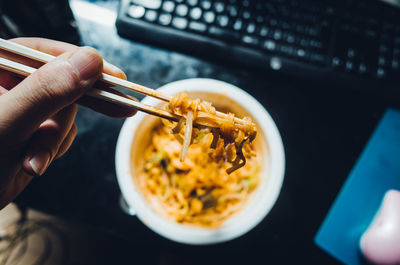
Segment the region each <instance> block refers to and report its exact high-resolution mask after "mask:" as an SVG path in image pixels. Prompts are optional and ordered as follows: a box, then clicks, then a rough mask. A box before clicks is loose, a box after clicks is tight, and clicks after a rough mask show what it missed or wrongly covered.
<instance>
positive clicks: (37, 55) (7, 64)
mask: <svg viewBox="0 0 400 265" xmlns="http://www.w3.org/2000/svg"><path fill="white" fill-rule="evenodd" d="M0 49H3V50H6V51H8V52H11V53H14V54H18V55H21V56H23V57H27V58H30V59H33V60H35V61H40V62H43V63H47V62H49V61H51V60H53V59H54V58H55V56H53V55H50V54H47V53H44V52H41V51H38V50H34V49H31V48H29V47H26V46H23V45H20V44H17V43H15V42H11V41H8V40H4V39H2V38H0ZM0 68H2V69H4V70H8V71H11V72H14V73H17V74H20V75H23V76H28V75H30V74H32V73H33V72H35V71H36V70H37V69H36V68H32V67H30V66H26V65H23V64H20V63H17V62H14V61H11V60H8V59H5V58H0ZM100 81H102V82H105V83H107V84H109V85H111V86H118V87H122V88H125V89H128V90H131V91H135V92H137V93H140V94H144V95H147V96H150V97H154V98H157V99H160V100H163V101H166V102H169V101H170V100H171V98H172V97H171V96H170V95H166V94H164V93H161V92H160V91H157V90H154V89H151V88H148V87H145V86H142V85H138V84H135V83H133V82H130V81H127V80H124V79H121V78H117V77H114V76H111V75H108V74H105V73H102V75H101V77H100ZM86 94H87V95H89V96H92V97H95V98H99V99H102V100H105V101H108V102H113V103H116V104H119V105H123V106H128V107H131V108H135V109H137V110H140V111H143V112H146V113H148V114H151V115H155V116H158V117H161V118H165V119H168V120H172V121H179V119H180V118H181V116H180V115H177V114H173V113H171V112H169V111H166V110H162V109H158V108H155V107H152V106H149V105H145V104H143V103H140V102H137V101H134V100H132V99H129V98H127V97H123V96H120V95H117V94H114V93H111V92H107V91H104V90H100V89H96V88H92V89H91V90H89V91H88V92H87V93H86ZM216 117H218V118H219V119H227V117H228V116H227V114H225V113H222V112H218V111H217V113H216ZM234 121H235V123H236V124H237V125H239V126H241V125H244V124H245V123H246V122H245V121H244V120H242V119H239V118H236V117H235V119H234ZM195 123H197V124H199V125H206V126H210V124H202V123H201V121H199V122H196V121H195Z"/></svg>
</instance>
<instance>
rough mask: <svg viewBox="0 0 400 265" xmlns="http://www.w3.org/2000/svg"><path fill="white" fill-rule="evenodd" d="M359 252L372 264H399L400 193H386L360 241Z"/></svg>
mask: <svg viewBox="0 0 400 265" xmlns="http://www.w3.org/2000/svg"><path fill="white" fill-rule="evenodd" d="M360 247H361V251H362V253H363V254H364V256H365V258H366V259H367V260H368V261H369V262H371V263H373V264H382V265H391V264H400V192H399V191H396V190H389V191H388V192H386V194H385V197H384V199H383V202H382V205H381V207H380V209H379V211H378V212H377V214H376V215H375V217H374V219H373V220H372V222H371V224H370V225H369V227H368V229H367V230H366V231H365V232H364V234H363V235H362V237H361V240H360Z"/></svg>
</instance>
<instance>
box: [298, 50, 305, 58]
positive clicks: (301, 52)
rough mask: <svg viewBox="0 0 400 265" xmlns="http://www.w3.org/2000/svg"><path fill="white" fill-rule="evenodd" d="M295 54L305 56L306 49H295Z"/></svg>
mask: <svg viewBox="0 0 400 265" xmlns="http://www.w3.org/2000/svg"><path fill="white" fill-rule="evenodd" d="M296 55H297V56H298V57H305V56H306V51H305V50H303V49H297V51H296Z"/></svg>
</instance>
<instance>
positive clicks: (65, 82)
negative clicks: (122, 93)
mask: <svg viewBox="0 0 400 265" xmlns="http://www.w3.org/2000/svg"><path fill="white" fill-rule="evenodd" d="M12 41H15V42H17V43H20V44H22V45H25V46H29V47H31V48H34V49H37V50H41V51H43V52H46V53H49V54H52V55H55V56H58V57H57V58H56V59H54V60H53V61H51V62H49V63H47V64H45V65H43V64H41V63H38V62H35V61H32V60H29V59H25V58H21V57H20V56H17V55H12V54H9V53H7V52H4V51H0V55H1V56H2V57H5V58H9V59H12V60H14V61H19V62H21V63H23V64H26V65H30V66H32V67H35V68H39V67H40V68H39V69H38V70H37V71H36V72H35V73H33V74H32V75H30V76H29V77H27V78H26V79H24V80H22V79H21V78H20V77H18V76H16V75H14V74H11V73H9V72H6V71H3V70H0V209H1V208H3V207H4V206H5V205H7V204H8V203H9V202H10V201H12V200H13V199H14V198H15V197H16V196H17V195H18V194H19V193H20V192H21V191H22V190H23V189H24V188H25V187H26V185H28V183H29V182H30V181H31V180H32V178H33V177H34V176H38V175H42V174H43V173H44V172H45V171H46V169H47V168H48V166H49V165H50V163H51V162H52V161H53V160H55V159H56V158H58V157H60V156H62V155H63V154H64V153H65V152H66V151H67V150H68V148H69V147H70V145H71V144H72V141H73V140H74V138H75V136H76V133H77V128H76V125H75V124H74V118H75V115H76V112H77V105H76V103H75V102H76V101H77V100H78V99H79V100H80V102H82V104H85V105H86V106H88V107H90V108H93V109H95V110H96V111H99V112H102V113H104V114H107V115H110V116H114V117H126V116H131V115H133V114H134V113H135V111H132V110H131V109H127V108H124V107H120V106H116V105H113V104H111V103H104V102H101V101H99V100H96V99H92V98H88V97H84V96H83V95H84V93H85V92H86V91H87V90H88V89H89V88H90V87H92V86H93V84H94V83H95V82H96V80H97V79H98V78H99V77H100V74H101V73H102V72H105V73H108V74H111V75H114V76H117V77H120V78H126V77H125V74H124V73H123V72H122V71H121V70H119V69H118V68H116V67H115V66H113V65H110V64H109V63H107V62H104V61H103V59H102V57H101V55H100V54H99V53H98V52H97V51H96V50H94V49H92V48H89V47H82V48H80V47H77V46H74V45H71V44H67V43H62V42H58V41H52V40H46V39H39V38H19V39H14V40H12ZM103 63H104V67H103ZM98 85H99V86H101V85H100V84H96V86H98ZM102 88H103V89H107V90H110V88H105V87H104V86H103V87H102ZM82 96H83V97H82Z"/></svg>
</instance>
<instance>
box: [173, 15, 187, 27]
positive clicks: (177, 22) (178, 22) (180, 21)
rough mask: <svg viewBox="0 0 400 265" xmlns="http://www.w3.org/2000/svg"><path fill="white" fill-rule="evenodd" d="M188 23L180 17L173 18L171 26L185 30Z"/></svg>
mask: <svg viewBox="0 0 400 265" xmlns="http://www.w3.org/2000/svg"><path fill="white" fill-rule="evenodd" d="M187 24H188V21H187V20H186V19H185V18H182V17H175V18H174V19H173V20H172V25H173V26H174V27H175V28H178V29H185V28H186V27H187Z"/></svg>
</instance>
